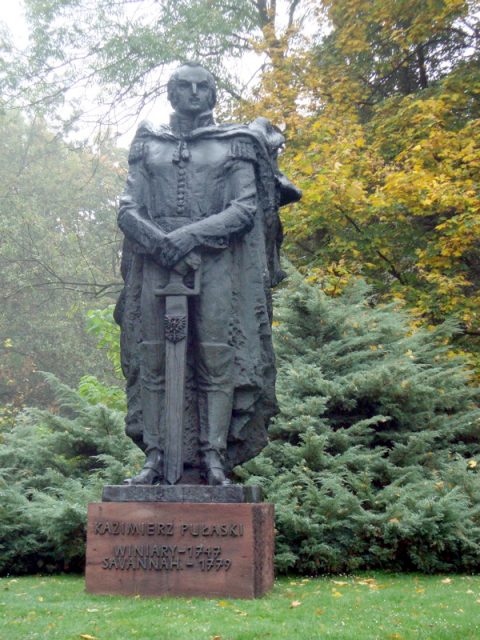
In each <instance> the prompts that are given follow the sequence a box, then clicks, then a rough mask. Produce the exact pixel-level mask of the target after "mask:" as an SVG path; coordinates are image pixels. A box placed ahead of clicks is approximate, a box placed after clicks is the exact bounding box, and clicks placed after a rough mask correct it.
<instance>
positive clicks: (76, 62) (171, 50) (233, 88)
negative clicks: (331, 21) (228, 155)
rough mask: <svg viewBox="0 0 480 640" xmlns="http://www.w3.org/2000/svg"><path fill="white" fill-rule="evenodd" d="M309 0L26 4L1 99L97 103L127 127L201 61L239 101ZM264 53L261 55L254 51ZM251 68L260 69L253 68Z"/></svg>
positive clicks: (100, 113)
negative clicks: (17, 52)
mask: <svg viewBox="0 0 480 640" xmlns="http://www.w3.org/2000/svg"><path fill="white" fill-rule="evenodd" d="M310 4H311V2H310V0H285V1H284V2H277V0H240V1H239V0H235V1H234V0H227V1H226V0H161V1H159V2H158V1H152V0H135V1H134V2H131V1H130V0H120V1H119V2H117V1H116V0H67V1H65V0H49V1H48V2H44V1H43V0H25V6H26V13H27V19H28V22H29V25H30V44H29V47H28V49H27V50H26V51H25V52H24V53H23V55H22V56H18V57H17V58H16V60H15V61H12V62H15V64H12V67H11V71H10V73H4V74H3V79H4V88H5V92H7V93H8V94H9V95H11V96H13V97H14V98H15V100H17V101H18V100H19V99H21V98H23V99H24V100H25V102H26V103H27V104H37V105H38V104H43V105H47V106H48V105H50V106H51V107H53V108H56V107H58V105H59V104H63V103H64V102H65V96H67V97H68V96H70V98H72V99H76V100H81V98H82V91H86V92H87V96H89V97H90V98H92V97H93V94H92V91H93V88H92V87H94V86H96V87H97V88H98V87H100V90H99V91H98V92H97V93H96V100H97V102H98V109H96V110H95V115H96V117H102V118H103V119H104V120H107V121H108V120H114V121H115V122H118V120H119V119H120V120H121V119H122V117H126V118H131V116H132V114H133V113H138V111H139V110H141V108H142V107H143V106H145V105H146V104H148V103H149V102H151V101H152V100H153V99H155V98H156V97H158V95H159V94H161V93H163V92H164V91H165V89H166V80H167V78H166V77H165V76H164V74H163V71H164V69H165V67H167V68H169V65H172V64H178V63H180V62H184V61H186V60H188V59H201V60H202V61H204V62H205V63H206V64H207V65H208V67H209V69H210V70H211V71H212V73H214V75H216V77H217V79H218V80H219V81H220V84H221V87H222V89H224V90H225V91H226V92H227V94H229V95H233V96H236V97H237V98H239V97H241V96H242V95H243V94H244V86H245V84H248V80H249V74H245V73H244V70H243V69H244V66H245V65H243V68H242V69H240V64H239V63H238V61H239V60H240V59H242V60H243V59H244V57H245V55H248V54H250V58H249V60H250V63H249V64H247V66H250V67H251V68H252V75H255V72H256V71H258V68H259V67H261V66H262V65H264V64H268V63H272V61H273V62H274V61H275V60H276V59H277V58H278V56H279V55H281V53H282V51H283V50H284V49H285V47H286V46H287V45H288V43H289V42H290V40H291V38H290V36H291V34H292V33H293V31H294V29H298V28H300V26H301V24H302V22H303V21H304V20H305V19H306V17H307V15H312V11H311V9H310ZM259 47H260V48H261V55H260V56H257V57H255V56H254V55H253V54H254V52H256V51H258V48H259ZM252 61H254V62H252Z"/></svg>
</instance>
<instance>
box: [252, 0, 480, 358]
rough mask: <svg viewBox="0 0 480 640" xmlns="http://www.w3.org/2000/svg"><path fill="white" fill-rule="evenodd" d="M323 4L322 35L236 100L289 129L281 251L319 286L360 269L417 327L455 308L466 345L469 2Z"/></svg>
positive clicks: (473, 307) (474, 213) (472, 21)
mask: <svg viewBox="0 0 480 640" xmlns="http://www.w3.org/2000/svg"><path fill="white" fill-rule="evenodd" d="M322 7H323V10H324V11H325V12H326V14H327V15H328V16H329V18H330V20H331V31H330V33H329V34H328V35H327V36H322V38H319V39H318V42H317V43H316V44H315V46H313V47H311V48H307V49H305V50H304V51H303V54H302V55H298V54H296V55H295V56H288V55H287V56H285V57H284V58H283V61H282V64H281V65H278V66H277V68H273V69H271V70H270V71H269V72H268V73H266V74H264V76H263V79H262V84H261V85H260V87H259V89H258V91H257V101H256V103H255V104H250V105H246V106H245V105H244V106H242V111H243V113H244V114H246V116H247V117H252V116H253V115H255V114H260V113H262V114H264V115H265V114H266V115H269V116H270V117H271V118H272V120H273V121H275V122H280V123H283V125H284V126H285V128H286V131H287V135H288V136H289V144H288V145H287V151H286V153H285V154H284V155H283V156H282V158H281V162H283V163H284V165H285V166H286V167H288V172H289V175H293V177H294V178H295V179H296V181H297V182H298V183H299V184H300V186H302V187H303V189H304V198H303V200H302V202H301V203H300V204H299V206H298V207H296V208H295V209H294V210H291V211H287V212H286V214H285V228H286V231H287V234H286V235H287V246H288V248H289V250H290V255H291V257H292V258H293V259H294V260H295V261H296V262H297V263H298V264H301V265H303V266H304V267H305V268H308V269H309V270H310V273H311V276H312V277H317V278H318V279H319V280H321V281H322V283H323V284H324V286H325V287H326V288H327V289H329V290H331V291H335V290H337V291H338V290H341V288H342V286H344V284H345V283H346V282H347V281H348V280H349V279H350V278H351V277H352V276H361V277H364V278H367V280H368V281H370V282H372V283H374V284H375V287H376V291H377V294H379V295H381V296H385V297H388V298H397V299H401V300H403V301H405V302H406V303H407V304H408V305H409V306H410V307H411V308H412V309H414V311H415V313H416V314H417V316H418V318H419V319H421V321H422V322H425V323H427V324H431V325H435V324H437V323H439V322H441V321H442V320H443V319H444V318H445V317H447V316H449V315H453V316H455V317H456V318H457V319H458V320H459V321H460V323H461V326H462V329H463V334H462V335H461V336H457V338H456V341H457V342H459V343H460V344H461V345H462V347H464V348H465V349H467V350H472V349H473V350H474V351H476V352H478V350H479V349H480V341H478V337H479V334H480V316H479V314H478V308H479V302H480V289H479V288H478V281H479V280H478V269H479V253H478V247H479V242H480V229H479V226H478V213H479V208H480V202H479V195H480V194H479V189H478V185H479V183H480V165H479V162H478V157H479V152H480V135H479V132H480V128H479V127H480V91H479V87H480V74H479V64H478V62H479V56H480V41H479V34H480V22H479V15H480V14H479V12H478V11H477V8H478V3H472V2H466V1H462V2H460V1H457V0H455V1H450V0H438V1H436V2H429V3H417V2H405V3H404V2H400V3H398V2H382V3H376V2H363V1H360V0H359V1H358V2H343V1H342V0H331V1H328V2H327V1H326V2H324V3H322ZM420 51H421V52H422V55H423V58H422V56H421V55H420V53H419V52H420Z"/></svg>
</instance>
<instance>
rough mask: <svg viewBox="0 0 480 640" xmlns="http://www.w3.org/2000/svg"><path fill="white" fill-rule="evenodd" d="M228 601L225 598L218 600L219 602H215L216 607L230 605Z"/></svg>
mask: <svg viewBox="0 0 480 640" xmlns="http://www.w3.org/2000/svg"><path fill="white" fill-rule="evenodd" d="M230 606H231V605H230V602H227V601H226V600H220V601H219V602H217V607H230Z"/></svg>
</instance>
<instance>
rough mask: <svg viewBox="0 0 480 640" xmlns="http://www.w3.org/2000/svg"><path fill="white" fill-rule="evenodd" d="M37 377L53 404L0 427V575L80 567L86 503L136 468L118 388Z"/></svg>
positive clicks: (90, 380) (88, 378)
mask: <svg viewBox="0 0 480 640" xmlns="http://www.w3.org/2000/svg"><path fill="white" fill-rule="evenodd" d="M45 377H46V378H47V381H48V382H49V384H50V385H51V387H52V389H53V391H54V393H55V396H56V398H57V404H56V406H55V407H52V408H51V409H50V410H40V409H26V410H25V411H23V412H22V413H20V414H19V415H18V416H17V418H16V420H15V421H14V422H13V424H9V425H3V430H2V432H1V440H2V446H1V447H0V497H1V502H0V573H2V574H6V573H14V574H22V573H36V572H52V571H81V570H83V567H84V561H85V535H86V512H87V505H88V503H89V502H96V501H98V500H100V499H101V492H102V488H103V485H104V484H118V483H121V482H122V481H123V479H124V478H125V477H126V476H127V475H129V474H131V473H132V471H133V470H134V469H135V468H138V467H139V462H140V460H139V458H140V456H138V454H137V449H136V447H134V446H133V444H131V442H130V440H129V439H128V438H126V437H125V434H124V403H125V400H124V393H123V392H122V391H121V390H120V389H118V388H116V387H107V386H105V385H103V384H102V383H100V382H99V381H98V380H96V378H94V377H93V376H85V377H84V378H82V380H81V382H80V385H79V389H78V390H73V389H70V388H69V387H67V386H66V385H64V384H62V383H61V382H59V380H57V379H56V378H55V377H54V376H53V375H51V374H45Z"/></svg>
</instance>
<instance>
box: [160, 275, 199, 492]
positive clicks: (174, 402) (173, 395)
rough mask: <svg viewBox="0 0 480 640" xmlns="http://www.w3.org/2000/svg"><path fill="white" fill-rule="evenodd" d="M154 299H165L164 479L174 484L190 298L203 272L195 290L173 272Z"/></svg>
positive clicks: (179, 461) (179, 459)
mask: <svg viewBox="0 0 480 640" xmlns="http://www.w3.org/2000/svg"><path fill="white" fill-rule="evenodd" d="M154 293H155V295H157V296H164V297H165V427H166V432H165V455H164V477H165V480H166V481H167V482H168V484H175V483H176V482H178V480H179V479H180V478H181V477H182V475H183V418H184V413H185V377H186V366H187V342H188V297H189V296H197V295H198V294H199V293H200V269H196V270H195V271H194V281H193V287H188V286H186V285H185V284H184V282H183V276H182V275H181V274H180V273H178V272H177V271H170V279H169V281H168V284H167V285H166V286H165V287H163V289H155V291H154Z"/></svg>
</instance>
